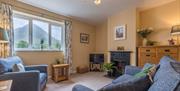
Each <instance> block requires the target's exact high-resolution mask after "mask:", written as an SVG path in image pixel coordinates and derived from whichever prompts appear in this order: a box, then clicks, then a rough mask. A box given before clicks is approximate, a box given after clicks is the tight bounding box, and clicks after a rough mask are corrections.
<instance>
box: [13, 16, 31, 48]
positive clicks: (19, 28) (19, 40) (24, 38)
mask: <svg viewBox="0 0 180 91" xmlns="http://www.w3.org/2000/svg"><path fill="white" fill-rule="evenodd" d="M13 25H14V46H15V48H28V45H29V21H28V20H25V19H21V18H13Z"/></svg>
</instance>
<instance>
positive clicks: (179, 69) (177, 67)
mask: <svg viewBox="0 0 180 91" xmlns="http://www.w3.org/2000/svg"><path fill="white" fill-rule="evenodd" d="M171 65H172V67H173V68H174V69H175V71H176V72H178V73H179V74H180V62H171ZM175 91H180V83H179V84H178V86H177V87H176V90H175Z"/></svg>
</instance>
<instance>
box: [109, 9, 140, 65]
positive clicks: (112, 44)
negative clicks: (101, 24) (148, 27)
mask: <svg viewBox="0 0 180 91" xmlns="http://www.w3.org/2000/svg"><path fill="white" fill-rule="evenodd" d="M124 24H126V26H127V32H126V35H127V37H126V39H125V40H119V41H117V40H114V29H115V27H116V26H120V25H124ZM118 46H124V47H125V50H130V51H132V54H131V65H136V8H128V9H125V10H123V11H121V12H119V13H117V14H115V15H113V16H110V17H109V18H108V50H109V51H110V50H117V47H118Z"/></svg>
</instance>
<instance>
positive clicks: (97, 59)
mask: <svg viewBox="0 0 180 91" xmlns="http://www.w3.org/2000/svg"><path fill="white" fill-rule="evenodd" d="M90 62H91V63H97V64H100V63H104V54H90Z"/></svg>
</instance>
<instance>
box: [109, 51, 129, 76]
mask: <svg viewBox="0 0 180 91" xmlns="http://www.w3.org/2000/svg"><path fill="white" fill-rule="evenodd" d="M130 54H131V51H110V55H111V63H113V64H114V66H115V67H116V68H114V69H113V72H112V76H114V77H118V76H120V75H122V74H123V73H124V69H125V66H126V65H130Z"/></svg>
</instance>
